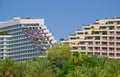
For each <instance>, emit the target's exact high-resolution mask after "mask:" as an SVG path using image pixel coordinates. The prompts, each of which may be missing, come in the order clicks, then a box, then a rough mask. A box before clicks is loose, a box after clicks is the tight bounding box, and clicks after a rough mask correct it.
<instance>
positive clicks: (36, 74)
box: [31, 58, 53, 77]
mask: <svg viewBox="0 0 120 77" xmlns="http://www.w3.org/2000/svg"><path fill="white" fill-rule="evenodd" d="M35 63H36V65H35V66H34V69H33V71H32V73H31V74H32V75H31V77H48V76H49V77H53V73H52V70H51V69H50V65H49V62H48V61H47V60H46V59H44V58H39V59H38V60H37V61H36V62H35Z"/></svg>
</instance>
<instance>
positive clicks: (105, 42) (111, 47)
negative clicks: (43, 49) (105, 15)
mask: <svg viewBox="0 0 120 77" xmlns="http://www.w3.org/2000/svg"><path fill="white" fill-rule="evenodd" d="M62 43H63V44H70V45H71V47H72V52H79V53H81V54H90V55H93V54H96V55H99V56H106V57H108V58H115V59H120V18H119V17H115V18H113V19H104V20H98V21H96V22H95V23H94V24H88V25H83V27H82V29H81V30H77V31H76V32H75V34H70V36H69V40H63V41H62Z"/></svg>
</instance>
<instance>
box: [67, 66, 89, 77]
mask: <svg viewBox="0 0 120 77" xmlns="http://www.w3.org/2000/svg"><path fill="white" fill-rule="evenodd" d="M65 77H89V69H88V67H86V66H80V67H78V68H77V69H75V70H73V71H71V72H69V73H68V74H67V75H66V76H65Z"/></svg>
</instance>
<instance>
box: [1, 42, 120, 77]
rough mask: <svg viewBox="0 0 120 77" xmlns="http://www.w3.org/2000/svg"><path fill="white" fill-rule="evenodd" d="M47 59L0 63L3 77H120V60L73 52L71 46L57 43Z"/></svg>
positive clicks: (3, 61)
mask: <svg viewBox="0 0 120 77" xmlns="http://www.w3.org/2000/svg"><path fill="white" fill-rule="evenodd" d="M48 51H49V52H48V55H47V57H45V58H40V57H37V58H34V59H31V60H29V61H27V62H23V63H16V62H14V60H13V59H5V60H1V61H0V77H120V61H119V60H116V59H108V58H106V57H98V56H97V55H89V56H88V55H82V54H80V53H78V52H75V53H71V47H70V46H69V45H59V44H55V45H53V47H52V48H49V49H48Z"/></svg>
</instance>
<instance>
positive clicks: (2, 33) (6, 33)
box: [0, 31, 9, 35]
mask: <svg viewBox="0 0 120 77" xmlns="http://www.w3.org/2000/svg"><path fill="white" fill-rule="evenodd" d="M0 35H9V32H8V31H1V32H0Z"/></svg>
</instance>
